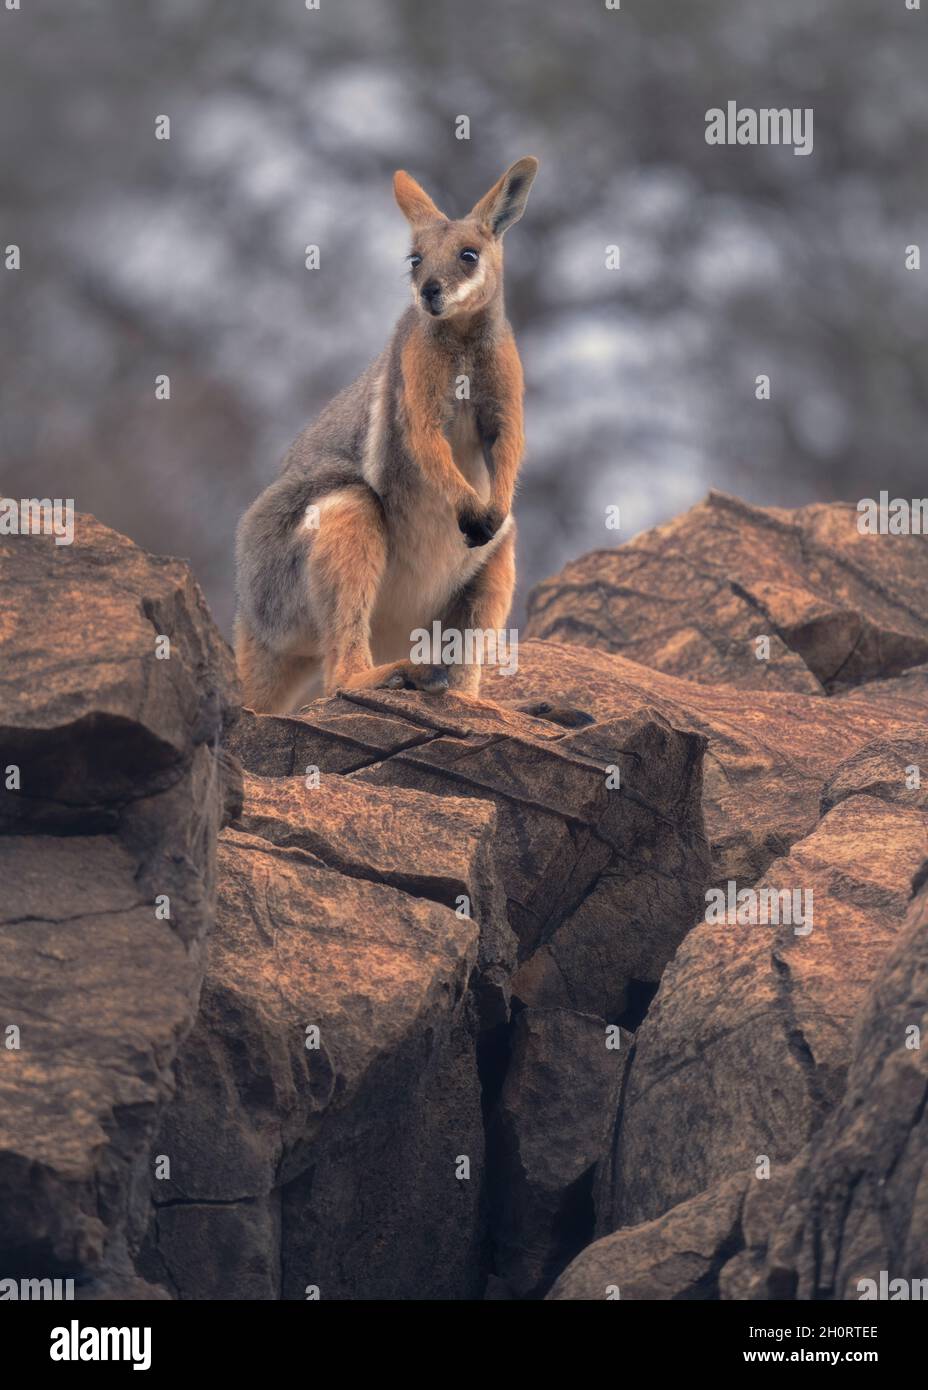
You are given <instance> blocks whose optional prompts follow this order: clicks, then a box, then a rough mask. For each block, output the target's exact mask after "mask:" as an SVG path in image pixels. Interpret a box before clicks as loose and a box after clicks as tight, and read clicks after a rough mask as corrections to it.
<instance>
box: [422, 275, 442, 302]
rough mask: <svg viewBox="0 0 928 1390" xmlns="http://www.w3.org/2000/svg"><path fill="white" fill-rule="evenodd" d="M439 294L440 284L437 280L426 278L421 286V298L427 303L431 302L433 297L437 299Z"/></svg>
mask: <svg viewBox="0 0 928 1390" xmlns="http://www.w3.org/2000/svg"><path fill="white" fill-rule="evenodd" d="M440 294H441V285H440V284H439V283H438V281H437V280H428V281H427V282H426V283H425V284H424V285H423V286H422V298H423V299H424V300H425V302H426V303H427V304H431V302H432V300H433V299H437V298H438V296H439V295H440Z"/></svg>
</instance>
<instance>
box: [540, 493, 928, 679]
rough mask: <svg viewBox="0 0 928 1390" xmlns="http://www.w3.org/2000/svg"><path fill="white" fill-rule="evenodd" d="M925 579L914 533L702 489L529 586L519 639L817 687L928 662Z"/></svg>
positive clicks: (655, 664)
mask: <svg viewBox="0 0 928 1390" xmlns="http://www.w3.org/2000/svg"><path fill="white" fill-rule="evenodd" d="M925 583H926V579H925V542H924V537H923V536H920V535H911V536H903V535H898V536H883V535H867V534H862V533H861V531H860V529H859V528H858V513H857V510H856V508H854V507H851V506H850V505H847V506H842V505H840V504H839V505H834V504H833V505H823V504H817V505H814V506H809V507H801V508H799V509H798V510H797V511H792V512H788V511H783V510H781V509H779V508H775V507H766V508H761V507H752V506H749V505H748V504H747V503H745V502H741V501H739V500H738V499H737V498H735V497H728V496H726V495H725V494H724V493H721V492H712V493H710V494H709V496H708V497H707V498H706V500H705V501H704V502H702V503H700V504H699V505H698V506H696V507H692V508H690V510H689V511H688V512H685V513H684V514H683V515H682V516H680V517H677V518H675V519H674V520H673V521H669V522H667V523H666V525H664V526H657V527H655V528H654V529H653V530H651V531H645V532H643V533H642V535H640V536H636V537H635V538H634V540H631V541H629V542H628V543H627V544H625V545H621V546H618V547H616V548H615V549H613V550H595V551H593V552H592V553H591V554H589V555H585V556H583V558H582V559H580V560H575V561H574V562H573V563H572V564H569V565H567V566H566V567H565V569H564V570H562V572H561V573H560V574H558V575H556V576H555V577H554V578H553V579H548V580H545V581H544V583H542V584H539V585H538V586H537V587H536V588H535V589H534V590H533V591H532V593H531V595H530V597H529V604H528V613H529V617H528V625H527V628H526V636H528V637H540V638H545V639H548V640H553V641H557V642H569V643H572V644H575V645H579V646H584V647H595V648H597V649H599V650H603V651H613V652H621V653H622V654H623V655H624V656H626V657H629V658H630V659H631V660H632V661H636V662H639V663H640V664H641V665H643V666H648V667H652V668H654V669H655V670H658V671H663V672H666V673H667V674H668V675H675V676H685V677H686V678H687V679H688V680H694V681H699V682H702V683H705V684H707V685H726V686H731V687H735V688H738V689H742V690H790V691H796V692H802V693H805V694H821V693H822V692H823V691H829V692H831V691H833V690H836V689H840V688H841V687H847V686H854V685H858V684H859V683H860V682H862V681H869V680H873V679H875V678H877V677H887V676H896V675H899V674H901V673H902V672H903V671H904V670H906V668H908V667H910V666H916V665H919V664H921V663H923V662H926V661H928V610H926V607H925V603H924V601H923V600H924V588H925ZM764 639H766V644H767V645H766V647H765V648H763V647H762V648H761V650H764V651H765V652H766V654H765V655H764V656H763V657H762V658H761V659H758V643H759V642H763V640H764Z"/></svg>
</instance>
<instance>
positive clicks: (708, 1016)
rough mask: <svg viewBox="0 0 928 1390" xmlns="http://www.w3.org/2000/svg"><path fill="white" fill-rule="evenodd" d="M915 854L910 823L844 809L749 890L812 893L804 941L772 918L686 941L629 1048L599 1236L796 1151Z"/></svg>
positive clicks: (828, 1084) (843, 1043)
mask: <svg viewBox="0 0 928 1390" xmlns="http://www.w3.org/2000/svg"><path fill="white" fill-rule="evenodd" d="M925 846H926V818H925V816H924V814H923V813H922V812H920V811H918V810H915V809H913V808H910V807H905V806H899V805H890V804H887V803H886V802H883V801H877V800H875V799H874V798H872V797H863V796H857V797H852V798H850V799H849V800H847V801H842V802H841V803H840V804H839V805H838V806H836V807H835V809H834V810H833V811H832V812H831V813H830V814H829V815H828V816H826V817H825V819H824V820H823V821H822V822H821V825H820V826H819V827H818V829H817V830H816V831H815V832H814V833H813V834H812V835H810V836H809V837H808V838H807V839H806V840H803V841H801V842H800V843H799V844H797V845H795V846H794V847H793V850H792V852H791V853H790V855H789V856H788V857H787V858H785V859H783V860H779V861H777V863H775V864H773V865H772V866H771V868H770V869H769V870H768V872H767V874H766V875H765V876H764V878H763V879H762V881H761V884H760V885H758V887H767V886H769V887H772V888H775V889H785V890H789V891H790V892H793V891H794V890H800V891H802V892H803V893H805V892H807V891H808V890H811V891H812V892H813V895H814V896H813V900H812V907H813V913H814V917H813V929H812V931H811V933H809V934H807V935H803V934H801V933H802V932H803V931H804V930H805V925H807V924H805V925H803V926H801V927H799V929H798V932H799V934H797V927H796V926H795V925H783V923H782V921H781V924H780V925H779V926H772V925H762V924H757V925H748V924H744V925H729V924H727V923H720V924H710V923H708V922H705V923H703V924H701V925H700V926H698V927H696V928H695V929H694V930H693V931H691V932H690V933H689V935H688V936H687V938H686V939H685V941H684V942H683V944H682V946H681V947H680V949H679V950H678V952H677V955H676V957H675V958H674V960H673V961H672V963H671V964H670V965H669V966H668V968H667V970H666V972H665V974H664V978H663V980H662V981H661V987H660V989H659V991H658V993H657V996H656V998H655V1000H654V1003H653V1005H652V1007H651V1009H650V1011H649V1013H648V1016H647V1018H646V1019H645V1021H644V1023H643V1024H642V1026H641V1028H640V1029H639V1031H638V1034H637V1036H636V1040H635V1047H634V1050H633V1053H632V1058H631V1062H630V1064H629V1075H628V1082H627V1085H626V1088H625V1093H624V1098H623V1107H622V1111H621V1114H620V1116H619V1123H618V1135H617V1141H616V1153H617V1158H616V1162H615V1180H614V1190H613V1194H612V1201H611V1204H609V1205H608V1206H606V1207H605V1208H604V1213H603V1219H604V1220H605V1221H606V1223H607V1224H608V1225H611V1227H612V1228H613V1229H615V1228H617V1227H618V1226H620V1225H635V1224H637V1223H638V1222H640V1221H643V1220H649V1219H651V1218H652V1217H655V1216H658V1215H660V1214H661V1213H662V1212H664V1211H667V1210H668V1209H669V1208H670V1207H672V1206H675V1205H677V1203H679V1202H681V1201H685V1200H686V1199H687V1198H689V1197H691V1196H693V1195H694V1194H695V1193H697V1192H700V1191H703V1190H704V1189H706V1188H708V1187H710V1186H712V1185H714V1184H715V1183H717V1182H718V1181H719V1180H720V1179H722V1178H724V1177H728V1176H731V1175H733V1174H736V1173H739V1172H741V1173H744V1174H748V1173H749V1172H751V1171H753V1169H754V1165H755V1161H756V1159H757V1158H758V1157H759V1156H761V1155H766V1156H767V1157H768V1158H770V1160H771V1161H772V1162H774V1163H783V1162H786V1161H788V1160H789V1159H791V1158H793V1157H794V1156H795V1155H796V1154H797V1153H798V1152H799V1150H800V1149H801V1148H802V1147H803V1145H804V1144H805V1143H806V1142H807V1140H808V1139H809V1138H810V1136H811V1135H812V1133H813V1132H814V1131H815V1129H817V1128H818V1126H819V1125H820V1124H821V1123H822V1121H823V1120H824V1118H825V1117H826V1115H827V1114H828V1112H829V1110H831V1109H832V1108H833V1107H834V1105H835V1104H836V1103H837V1101H838V1100H839V1099H840V1097H841V1094H842V1092H843V1089H844V1082H845V1077H846V1072H847V1066H848V1063H849V1061H850V1056H851V1052H850V1045H851V1038H852V1035H853V1030H854V1027H855V1024H856V1022H857V1019H858V1016H859V1014H860V1012H861V1010H862V1008H863V1007H864V1005H865V1003H866V1001H867V997H868V992H869V990H870V988H871V986H872V983H873V980H874V978H875V976H876V974H877V971H878V970H879V968H880V966H881V964H882V962H883V960H884V958H885V956H886V954H887V953H888V951H889V950H890V948H891V947H892V946H893V945H894V944H895V942H896V941H897V940H898V938H899V933H900V930H901V926H902V921H903V918H904V916H905V911H906V907H907V904H908V897H909V887H908V885H909V883H910V881H911V878H912V874H913V873H914V872H915V871H916V869H917V868H918V865H919V864H920V863H921V861H922V858H923V857H924V854H925Z"/></svg>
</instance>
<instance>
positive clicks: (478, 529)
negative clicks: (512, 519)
mask: <svg viewBox="0 0 928 1390" xmlns="http://www.w3.org/2000/svg"><path fill="white" fill-rule="evenodd" d="M503 521H504V517H503V514H502V512H501V511H499V509H498V508H497V507H488V508H487V509H486V510H485V511H479V512H473V511H470V510H469V509H468V508H465V509H464V510H463V511H461V512H459V513H458V526H459V527H460V528H461V531H462V533H463V535H464V541H465V544H466V545H467V546H468V547H469V548H470V549H471V550H473V549H474V548H475V547H476V546H480V545H486V544H487V542H488V541H491V540H492V539H493V537H494V536H495V535H496V533H497V531H498V530H499V528H500V527H501V526H502V524H503Z"/></svg>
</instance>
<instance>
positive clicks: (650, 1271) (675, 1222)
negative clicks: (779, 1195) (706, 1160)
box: [548, 1177, 745, 1301]
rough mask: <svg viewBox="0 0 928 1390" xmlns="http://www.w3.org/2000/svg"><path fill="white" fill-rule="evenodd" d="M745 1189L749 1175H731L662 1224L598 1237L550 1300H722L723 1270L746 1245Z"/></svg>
mask: <svg viewBox="0 0 928 1390" xmlns="http://www.w3.org/2000/svg"><path fill="white" fill-rule="evenodd" d="M744 1187H745V1179H744V1178H741V1177H739V1178H730V1179H728V1181H727V1182H723V1183H719V1184H718V1185H717V1186H715V1187H713V1188H712V1189H710V1190H709V1191H708V1192H701V1193H700V1194H699V1195H698V1196H696V1197H691V1198H690V1199H689V1201H687V1202H682V1203H681V1204H680V1205H679V1206H676V1207H674V1208H673V1209H672V1210H671V1211H668V1212H666V1213H665V1214H664V1215H663V1216H661V1217H658V1218H657V1220H655V1221H648V1222H646V1223H644V1224H642V1225H639V1226H633V1227H631V1228H629V1229H626V1230H622V1231H615V1232H613V1233H612V1234H611V1235H608V1236H604V1237H603V1238H602V1239H601V1240H597V1241H594V1243H593V1244H592V1245H588V1246H587V1248H586V1249H585V1250H584V1251H583V1252H582V1254H580V1255H578V1256H577V1258H576V1259H575V1260H574V1261H573V1263H572V1264H571V1265H569V1266H568V1267H567V1269H565V1271H564V1273H563V1274H562V1275H561V1277H560V1279H558V1281H557V1283H556V1284H555V1285H554V1288H553V1289H552V1290H551V1292H550V1293H549V1294H548V1298H549V1299H553V1300H561V1299H586V1300H589V1299H635V1300H640V1299H660V1300H665V1301H669V1300H682V1299H716V1298H718V1296H719V1274H720V1272H721V1270H722V1269H723V1268H724V1266H725V1264H726V1262H727V1261H728V1260H729V1259H730V1257H731V1255H732V1254H733V1253H734V1252H735V1251H736V1250H737V1249H738V1247H739V1246H740V1244H741V1239H742V1238H741V1233H740V1212H741V1203H742V1198H743V1194H744Z"/></svg>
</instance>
